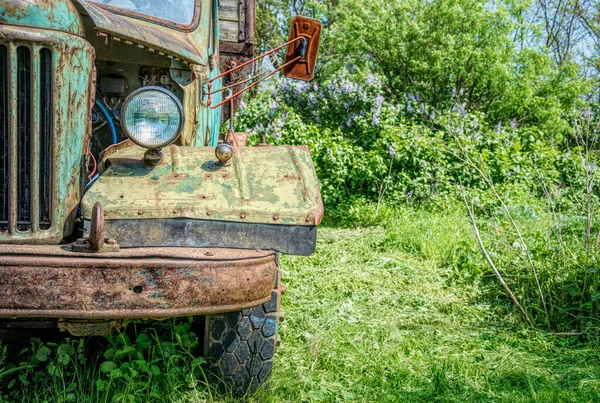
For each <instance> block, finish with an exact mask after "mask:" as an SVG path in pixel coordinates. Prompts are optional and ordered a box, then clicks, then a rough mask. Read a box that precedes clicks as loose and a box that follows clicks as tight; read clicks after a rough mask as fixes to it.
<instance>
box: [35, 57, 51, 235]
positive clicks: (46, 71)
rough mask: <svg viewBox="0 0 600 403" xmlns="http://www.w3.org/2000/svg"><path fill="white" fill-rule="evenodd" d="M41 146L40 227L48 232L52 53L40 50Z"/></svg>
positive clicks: (49, 218)
mask: <svg viewBox="0 0 600 403" xmlns="http://www.w3.org/2000/svg"><path fill="white" fill-rule="evenodd" d="M39 74H40V87H39V88H40V104H39V117H40V126H39V127H40V143H39V144H40V146H39V156H40V158H39V160H40V166H39V170H40V171H39V172H40V173H39V213H38V214H39V226H40V229H42V230H47V229H49V228H50V225H51V224H52V221H51V211H52V210H51V207H52V206H51V203H50V202H51V199H50V197H51V196H50V189H51V188H50V184H51V183H52V182H51V180H52V121H53V115H52V111H53V110H54V109H53V104H52V52H50V50H48V49H42V50H40V73H39Z"/></svg>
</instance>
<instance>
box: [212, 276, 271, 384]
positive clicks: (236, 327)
mask: <svg viewBox="0 0 600 403" xmlns="http://www.w3.org/2000/svg"><path fill="white" fill-rule="evenodd" d="M279 276H280V272H279V271H277V279H276V282H275V289H274V290H273V291H272V292H271V299H270V300H269V301H268V302H266V303H264V304H263V305H259V306H257V307H254V308H250V309H244V310H242V311H235V312H228V313H223V314H217V315H210V316H207V317H206V332H205V350H204V351H205V356H206V358H207V361H208V365H209V367H208V370H209V378H208V379H209V381H210V382H211V383H214V384H216V385H217V387H218V389H219V390H220V391H221V392H224V391H228V390H231V392H232V394H233V395H235V396H241V395H244V394H246V393H253V392H255V391H256V390H258V389H259V388H268V383H269V382H268V381H269V378H270V377H271V370H272V367H273V355H274V353H275V350H276V347H277V345H278V344H279V342H278V338H279V336H278V335H277V320H278V317H279V316H280V315H279V310H280V309H279V308H280V295H281V288H282V287H279Z"/></svg>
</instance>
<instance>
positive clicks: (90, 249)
mask: <svg viewBox="0 0 600 403" xmlns="http://www.w3.org/2000/svg"><path fill="white" fill-rule="evenodd" d="M118 251H119V244H118V243H117V241H116V239H112V238H105V237H104V211H103V210H102V204H100V202H96V203H95V204H94V207H92V220H91V223H90V236H89V237H88V238H79V239H78V240H77V241H75V243H74V244H71V252H84V253H107V252H118Z"/></svg>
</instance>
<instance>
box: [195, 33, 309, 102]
mask: <svg viewBox="0 0 600 403" xmlns="http://www.w3.org/2000/svg"><path fill="white" fill-rule="evenodd" d="M298 41H302V43H301V44H300V46H299V47H298V48H297V50H296V54H297V55H298V56H296V57H295V58H293V59H292V60H289V61H288V62H286V63H285V64H283V65H281V66H279V67H278V68H276V69H275V70H273V71H272V72H270V73H269V74H267V75H265V76H263V77H260V75H258V77H260V79H259V80H258V81H255V82H254V83H252V84H250V85H249V86H247V87H246V88H244V89H242V90H240V91H238V92H236V93H235V94H233V95H231V96H230V97H227V98H226V99H224V100H223V101H221V102H220V103H218V104H217V105H212V102H211V96H212V95H213V94H216V93H219V92H221V91H224V90H226V89H229V88H232V87H235V86H238V85H240V84H244V83H247V82H249V81H252V80H254V79H255V78H256V76H255V77H250V78H249V79H246V80H244V81H242V82H238V83H233V84H231V85H228V86H227V87H224V88H221V89H218V90H215V91H214V92H213V91H212V84H213V82H214V81H215V80H218V79H219V78H222V77H224V76H226V75H228V74H231V73H233V72H234V71H237V70H239V69H242V68H244V67H246V66H248V65H249V64H252V63H255V62H257V61H258V60H260V59H263V58H265V57H267V56H269V55H272V54H273V53H275V52H277V51H279V50H281V49H283V48H285V47H287V46H289V45H291V44H293V43H296V42H298ZM307 48H308V38H306V37H305V36H298V37H297V38H294V39H292V40H291V41H288V42H286V43H284V44H283V45H280V46H278V47H276V48H274V49H271V50H269V51H268V52H265V53H263V54H262V55H260V56H257V57H255V58H254V59H250V60H248V61H247V62H245V63H242V64H240V65H238V66H235V67H234V68H232V69H229V70H227V71H224V72H222V73H221V74H219V75H217V76H215V77H213V78H211V79H210V80H209V81H208V83H207V84H208V99H207V104H208V106H210V107H211V109H215V108H218V107H219V106H221V105H223V104H225V103H227V102H229V101H231V100H233V99H234V98H235V97H238V96H240V95H241V94H243V93H244V92H246V91H248V90H249V89H250V88H253V87H255V86H256V85H258V84H259V83H261V82H263V81H264V80H266V79H267V78H269V77H271V76H272V75H273V74H275V73H277V72H278V71H280V70H282V69H283V68H285V67H287V66H289V65H291V64H293V63H296V62H297V61H299V60H302V59H303V58H305V57H306V49H307Z"/></svg>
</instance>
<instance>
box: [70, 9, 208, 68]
mask: <svg viewBox="0 0 600 403" xmlns="http://www.w3.org/2000/svg"><path fill="white" fill-rule="evenodd" d="M74 1H75V2H76V3H78V4H79V5H80V6H81V7H82V8H83V10H84V11H85V13H86V14H87V15H89V17H90V18H91V19H92V21H93V22H94V24H95V25H96V30H97V31H98V32H101V33H104V34H106V35H110V36H113V37H116V38H119V39H123V40H126V41H130V42H132V43H136V44H139V45H142V46H145V47H148V48H151V49H154V50H158V51H160V52H163V53H165V54H167V55H171V56H174V57H177V58H180V59H182V60H184V61H186V62H188V63H193V64H198V65H202V66H205V65H206V58H205V57H203V55H204V53H206V52H207V50H206V48H204V47H202V46H200V45H199V43H203V42H204V41H198V38H197V35H199V34H200V33H202V32H205V31H207V30H202V29H196V30H195V32H184V31H180V30H177V29H175V28H169V27H166V26H163V25H159V24H156V23H152V22H149V21H144V20H141V19H138V18H134V17H129V16H126V15H121V14H115V13H113V12H111V11H109V10H106V9H104V8H102V7H101V6H100V5H98V4H97V3H92V2H89V1H87V0H74ZM207 23H208V22H207V21H205V20H204V18H201V20H200V23H199V24H200V25H203V24H207Z"/></svg>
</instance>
